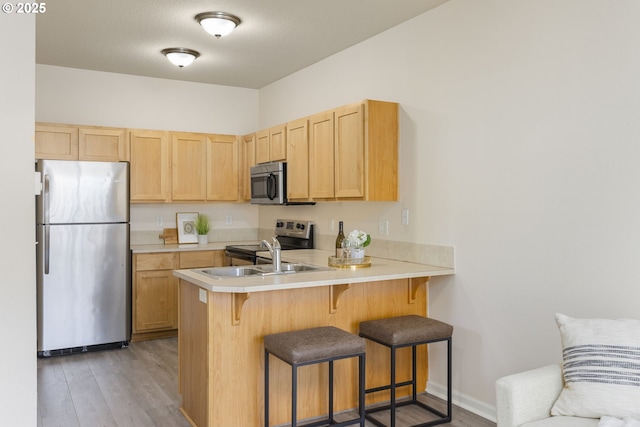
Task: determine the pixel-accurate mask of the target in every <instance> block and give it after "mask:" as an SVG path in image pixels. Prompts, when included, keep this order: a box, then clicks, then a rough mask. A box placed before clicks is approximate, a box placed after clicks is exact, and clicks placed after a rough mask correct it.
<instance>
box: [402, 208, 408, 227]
mask: <svg viewBox="0 0 640 427" xmlns="http://www.w3.org/2000/svg"><path fill="white" fill-rule="evenodd" d="M402 225H409V209H402Z"/></svg>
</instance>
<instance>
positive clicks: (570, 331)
mask: <svg viewBox="0 0 640 427" xmlns="http://www.w3.org/2000/svg"><path fill="white" fill-rule="evenodd" d="M556 323H557V324H558V328H559V329H560V335H561V338H562V358H563V375H564V388H563V389H562V392H561V393H560V397H559V398H558V400H557V401H556V402H555V404H554V405H553V408H552V409H551V415H567V416H575V417H585V418H600V417H602V416H612V417H617V418H625V417H631V418H640V320H633V319H619V320H609V319H574V318H572V317H569V316H566V315H564V314H556Z"/></svg>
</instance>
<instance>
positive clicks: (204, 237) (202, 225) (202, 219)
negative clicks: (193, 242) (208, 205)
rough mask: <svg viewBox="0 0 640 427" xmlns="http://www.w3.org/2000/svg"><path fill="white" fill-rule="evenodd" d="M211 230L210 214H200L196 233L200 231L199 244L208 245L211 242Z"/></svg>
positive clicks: (197, 219)
mask: <svg viewBox="0 0 640 427" xmlns="http://www.w3.org/2000/svg"><path fill="white" fill-rule="evenodd" d="M209 230H211V223H210V222H209V216H208V215H207V214H201V213H199V214H198V217H197V218H196V233H198V244H200V245H206V244H207V243H209Z"/></svg>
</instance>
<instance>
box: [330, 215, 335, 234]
mask: <svg viewBox="0 0 640 427" xmlns="http://www.w3.org/2000/svg"><path fill="white" fill-rule="evenodd" d="M329 231H330V232H332V233H335V231H336V220H335V219H333V218H331V219H330V220H329Z"/></svg>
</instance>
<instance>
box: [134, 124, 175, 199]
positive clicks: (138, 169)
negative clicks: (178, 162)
mask: <svg viewBox="0 0 640 427" xmlns="http://www.w3.org/2000/svg"><path fill="white" fill-rule="evenodd" d="M129 146H130V147H129V149H130V156H131V167H130V173H131V182H130V187H131V202H134V203H135V202H169V201H170V200H171V184H170V183H171V174H170V172H169V171H170V169H171V168H170V157H169V155H170V151H169V136H168V134H167V133H166V132H162V131H144V130H132V131H131V132H130V133H129Z"/></svg>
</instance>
